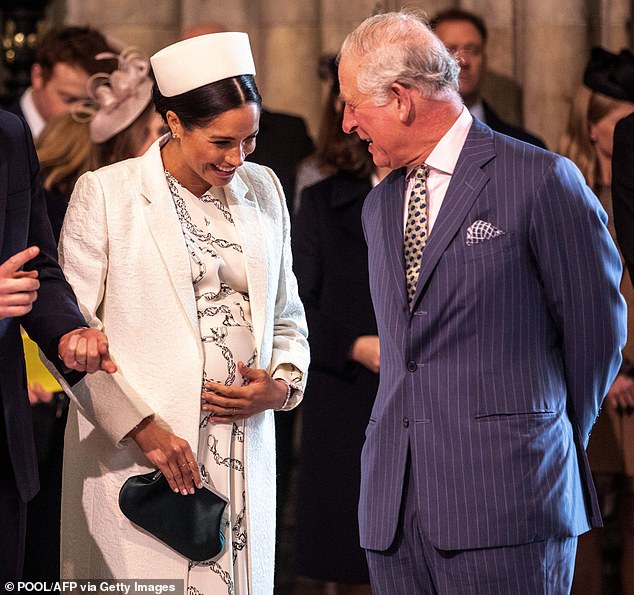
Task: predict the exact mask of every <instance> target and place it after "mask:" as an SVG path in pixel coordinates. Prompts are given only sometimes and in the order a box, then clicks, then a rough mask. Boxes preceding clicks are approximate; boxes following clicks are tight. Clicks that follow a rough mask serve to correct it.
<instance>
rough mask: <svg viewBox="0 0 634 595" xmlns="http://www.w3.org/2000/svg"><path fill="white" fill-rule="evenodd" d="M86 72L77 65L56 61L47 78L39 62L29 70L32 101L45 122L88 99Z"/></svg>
mask: <svg viewBox="0 0 634 595" xmlns="http://www.w3.org/2000/svg"><path fill="white" fill-rule="evenodd" d="M87 83H88V74H87V73H86V72H85V71H84V70H82V69H81V68H79V67H77V66H72V65H70V64H66V63H65V62H58V63H57V64H55V65H54V66H53V72H52V73H51V76H50V78H49V79H48V80H45V78H44V73H43V72H42V68H41V66H40V65H39V64H35V65H34V66H33V69H32V71H31V84H32V86H33V102H34V103H35V107H36V108H37V111H38V112H40V115H41V116H42V117H43V118H44V120H46V121H47V122H48V121H49V120H50V119H51V118H52V117H54V116H58V115H60V114H64V113H66V112H68V111H70V109H71V108H72V106H73V105H74V104H76V103H78V102H82V101H85V100H87V99H88V93H87V91H86V84H87Z"/></svg>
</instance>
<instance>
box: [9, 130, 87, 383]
mask: <svg viewBox="0 0 634 595" xmlns="http://www.w3.org/2000/svg"><path fill="white" fill-rule="evenodd" d="M20 124H21V126H22V130H21V131H20V133H21V134H20V141H19V143H18V142H16V152H17V151H18V150H19V151H20V153H19V154H24V156H25V159H26V160H27V161H28V164H29V169H28V171H29V181H28V185H29V187H30V196H31V213H30V219H29V227H28V241H27V243H28V245H29V246H38V247H39V249H40V253H39V254H38V256H37V257H36V258H34V259H33V260H31V261H29V262H28V263H27V264H26V265H25V266H24V269H25V270H37V271H38V278H39V281H40V289H39V291H38V299H37V300H36V301H35V302H34V303H33V308H32V310H31V311H30V312H29V313H28V314H26V315H25V316H23V317H22V318H21V319H20V323H21V324H22V326H23V327H24V328H25V329H26V332H27V333H28V334H29V336H30V337H31V338H32V339H33V340H34V341H35V342H36V343H37V344H38V346H39V347H40V349H41V350H42V351H43V352H44V353H45V354H46V357H47V358H49V359H50V360H51V361H52V362H54V363H55V364H58V363H59V358H58V357H57V349H58V345H59V340H60V338H61V337H62V335H64V334H65V333H67V332H69V331H71V330H73V329H76V328H78V327H80V326H85V325H86V321H85V320H84V318H83V316H82V315H81V313H80V311H79V308H78V307H77V301H76V299H75V295H74V293H73V290H72V289H71V287H70V285H69V284H68V282H67V281H66V279H65V278H64V275H63V273H62V271H61V269H60V267H59V264H58V262H57V248H56V245H55V239H54V237H53V232H52V229H51V224H50V222H49V219H48V216H47V214H46V202H45V198H44V193H43V189H42V185H41V183H40V180H39V175H38V174H39V166H38V162H37V157H36V154H35V149H34V147H33V142H32V140H31V135H30V132H29V131H28V129H27V127H26V124H25V123H24V121H22V120H20ZM18 144H19V145H20V146H19V147H18V146H17V145H18ZM60 367H61V364H60ZM82 376H83V374H81V373H78V372H71V373H68V374H67V379H68V380H69V381H70V382H74V381H76V380H78V379H79V378H81V377H82Z"/></svg>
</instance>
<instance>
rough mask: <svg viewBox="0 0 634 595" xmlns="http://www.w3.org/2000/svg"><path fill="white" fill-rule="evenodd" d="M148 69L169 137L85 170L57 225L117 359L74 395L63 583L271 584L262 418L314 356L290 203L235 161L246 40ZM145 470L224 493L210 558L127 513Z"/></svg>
mask: <svg viewBox="0 0 634 595" xmlns="http://www.w3.org/2000/svg"><path fill="white" fill-rule="evenodd" d="M151 61H152V67H153V69H154V75H155V77H156V81H157V83H156V87H155V89H154V104H155V106H156V109H157V111H158V112H159V113H160V114H161V116H162V117H163V119H164V121H165V123H166V124H167V125H168V126H169V128H170V134H169V135H168V136H166V137H164V138H162V139H159V141H157V142H155V143H154V144H153V145H152V146H151V147H150V148H149V149H148V151H147V152H146V153H145V154H144V155H143V156H141V157H139V158H137V159H132V160H128V161H124V162H121V163H118V164H115V165H113V166H110V167H106V168H103V169H101V170H98V171H97V172H94V173H87V174H85V175H84V176H82V177H81V178H80V179H79V181H78V183H77V186H76V188H75V191H74V193H73V197H72V199H71V203H70V205H69V209H68V213H67V217H66V220H65V222H64V228H63V231H62V239H61V245H60V255H61V261H62V263H63V267H64V270H65V272H66V275H67V277H68V279H69V281H70V282H71V284H72V285H73V287H74V289H75V292H76V293H77V295H78V299H79V302H80V304H81V307H82V308H83V311H84V313H85V314H86V316H87V318H88V320H89V321H90V324H91V325H95V326H99V327H101V326H103V327H104V328H107V329H109V335H108V337H109V340H110V347H111V350H112V352H113V353H114V354H115V356H114V357H115V358H116V360H117V362H118V365H119V366H120V368H119V369H120V373H119V374H118V375H117V376H116V377H112V378H103V377H100V378H97V379H95V381H94V382H93V381H92V380H91V379H89V380H85V381H83V383H81V384H80V385H78V386H77V387H75V388H74V389H73V390H74V392H75V395H76V397H77V400H78V402H79V405H80V407H79V409H73V410H72V411H71V413H70V414H69V422H68V426H69V427H68V430H67V434H66V452H65V454H66V464H65V476H64V492H63V495H64V500H63V513H62V561H63V562H62V576H63V577H65V578H70V577H75V578H79V577H81V578H89V577H95V576H99V577H113V578H117V579H123V578H148V579H149V578H152V579H158V578H172V579H174V578H180V579H183V580H184V581H185V583H186V585H188V588H189V589H190V592H193V593H203V594H207V595H209V594H219V593H238V594H239V593H250V594H270V593H272V591H273V558H274V544H275V452H274V450H275V444H274V428H273V410H274V409H284V410H286V409H291V408H293V407H294V406H296V405H297V404H298V403H299V401H300V400H301V398H302V390H303V384H304V381H305V371H306V369H307V366H308V359H309V358H308V346H307V342H306V328H305V319H304V312H303V308H302V305H301V302H300V301H299V298H298V295H297V289H296V282H295V278H294V276H293V274H292V271H291V256H290V239H289V224H288V212H287V210H286V207H285V204H286V203H285V199H284V195H283V192H282V190H281V188H280V185H279V182H278V180H277V178H276V177H275V175H274V174H273V172H272V171H271V170H269V169H267V168H264V167H262V166H259V165H255V164H251V163H244V158H245V157H246V156H247V155H248V154H249V153H251V152H252V151H253V148H254V146H255V137H256V135H257V131H258V119H259V114H260V105H261V98H260V95H259V93H258V90H257V87H256V85H255V80H254V77H253V75H254V74H255V69H254V66H253V58H252V56H251V52H250V48H249V42H248V38H247V36H246V34H244V33H218V34H211V35H203V36H200V37H196V38H192V39H188V40H185V41H181V42H178V43H176V44H174V45H172V46H169V47H167V48H165V49H164V50H162V51H160V52H159V53H157V54H156V55H154V56H153V57H152V59H151ZM102 376H103V375H102ZM201 402H202V406H201ZM196 463H198V464H196ZM153 468H158V469H160V470H161V471H162V472H163V473H164V475H165V477H166V478H167V479H168V481H169V483H170V486H171V487H172V489H173V490H174V491H178V492H180V493H181V494H183V496H182V497H184V498H187V497H189V495H188V494H191V493H193V492H194V490H195V489H200V487H201V486H202V480H205V481H206V482H208V483H209V484H211V485H213V486H214V487H215V488H216V489H217V490H218V491H220V492H222V493H223V494H225V495H226V496H227V497H228V498H229V501H230V504H229V506H228V509H227V526H226V529H225V536H226V540H227V542H226V546H225V548H224V551H223V552H222V553H221V554H220V555H219V556H217V557H216V558H214V559H212V560H209V561H207V562H204V563H192V562H190V561H189V560H187V559H185V558H183V557H181V556H179V555H178V554H176V553H175V552H174V551H172V550H170V549H169V548H167V547H166V546H164V545H163V544H162V543H160V542H159V541H157V540H156V539H154V538H152V537H150V536H149V535H148V534H146V533H144V532H143V531H141V530H139V529H138V528H137V527H135V526H134V525H132V524H131V523H130V522H129V521H127V519H125V518H124V517H123V516H122V514H121V512H120V511H119V508H118V505H117V496H118V492H119V489H120V487H121V485H122V484H123V482H124V481H125V480H126V479H127V478H128V477H129V476H131V475H134V474H138V473H143V472H147V471H149V470H151V469H153ZM199 469H200V470H199Z"/></svg>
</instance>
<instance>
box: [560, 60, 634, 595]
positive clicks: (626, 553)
mask: <svg viewBox="0 0 634 595" xmlns="http://www.w3.org/2000/svg"><path fill="white" fill-rule="evenodd" d="M632 64H633V62H632V55H631V54H630V53H629V52H627V51H623V52H621V54H619V55H616V54H612V53H610V52H607V51H605V50H603V49H601V48H594V49H593V50H592V54H591V58H590V61H589V63H588V65H587V66H586V70H585V74H584V85H583V86H582V87H580V88H579V89H578V91H577V93H576V95H575V98H574V101H573V105H572V108H571V112H570V118H569V123H568V128H567V130H566V133H565V135H564V136H563V138H562V141H561V147H560V153H561V154H562V155H565V156H566V157H569V158H570V159H572V160H573V161H574V162H575V163H576V165H577V166H578V167H579V169H580V170H581V172H582V173H583V175H584V176H585V179H586V181H587V183H588V185H589V186H590V187H591V188H592V189H593V190H594V192H595V193H596V194H597V196H598V197H599V200H600V201H601V204H602V205H603V208H604V209H605V210H606V212H607V213H608V227H609V229H610V233H611V234H612V237H613V238H615V232H614V224H613V220H612V219H613V218H612V195H611V192H610V184H611V181H612V148H613V137H614V128H615V126H616V124H617V122H618V121H619V120H621V119H622V118H624V117H626V116H628V115H629V114H631V113H632V112H634V76H632V75H634V73H630V75H629V76H622V74H625V72H624V69H628V68H633V66H631V65H632ZM628 80H629V81H631V82H628ZM621 291H622V293H623V295H624V296H625V299H626V301H627V305H628V342H627V344H626V346H625V348H624V350H623V365H622V366H621V370H620V372H619V374H618V376H617V377H616V380H615V381H614V383H613V384H612V386H611V388H610V390H609V391H608V394H607V395H606V401H605V405H604V407H603V411H602V413H601V415H600V416H599V418H598V421H597V423H596V425H595V426H594V428H593V430H592V434H591V436H590V443H589V445H588V458H589V461H590V466H591V469H592V473H593V477H594V480H595V484H596V486H597V493H598V496H599V500H600V504H601V511H602V514H603V516H604V518H606V519H610V517H614V516H615V515H618V517H619V525H620V529H621V539H622V547H623V556H622V560H621V582H622V590H621V591H619V592H620V593H623V595H633V594H634V522H633V519H634V468H627V466H626V465H625V461H626V460H627V459H629V460H630V461H631V460H632V457H631V456H629V457H625V456H624V453H625V451H626V450H629V451H630V452H631V451H632V449H634V416H633V415H632V411H633V408H634V364H633V363H632V362H633V361H634V340H633V339H632V337H634V291H633V289H632V283H631V281H630V278H629V275H628V273H627V269H626V270H625V272H624V276H623V281H622V283H621ZM603 531H604V530H603V529H594V530H592V531H590V532H589V533H586V534H585V535H583V536H581V537H580V539H579V546H578V550H577V562H576V567H575V576H574V581H573V587H572V593H573V595H574V594H577V595H600V594H601V593H603V561H602V535H603Z"/></svg>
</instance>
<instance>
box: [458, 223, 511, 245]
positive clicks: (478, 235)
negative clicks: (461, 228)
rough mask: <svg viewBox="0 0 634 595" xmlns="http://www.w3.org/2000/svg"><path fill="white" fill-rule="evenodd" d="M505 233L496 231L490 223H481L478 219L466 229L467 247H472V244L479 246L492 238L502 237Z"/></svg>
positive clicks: (499, 230)
mask: <svg viewBox="0 0 634 595" xmlns="http://www.w3.org/2000/svg"><path fill="white" fill-rule="evenodd" d="M504 233H505V232H503V231H502V230H501V229H498V228H497V227H495V225H493V224H492V223H489V222H488V221H482V219H478V220H477V221H474V222H473V223H472V224H471V225H470V226H469V229H467V242H466V243H467V246H473V245H474V244H480V243H482V242H486V241H488V240H492V239H493V238H497V237H499V236H503V235H504Z"/></svg>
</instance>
